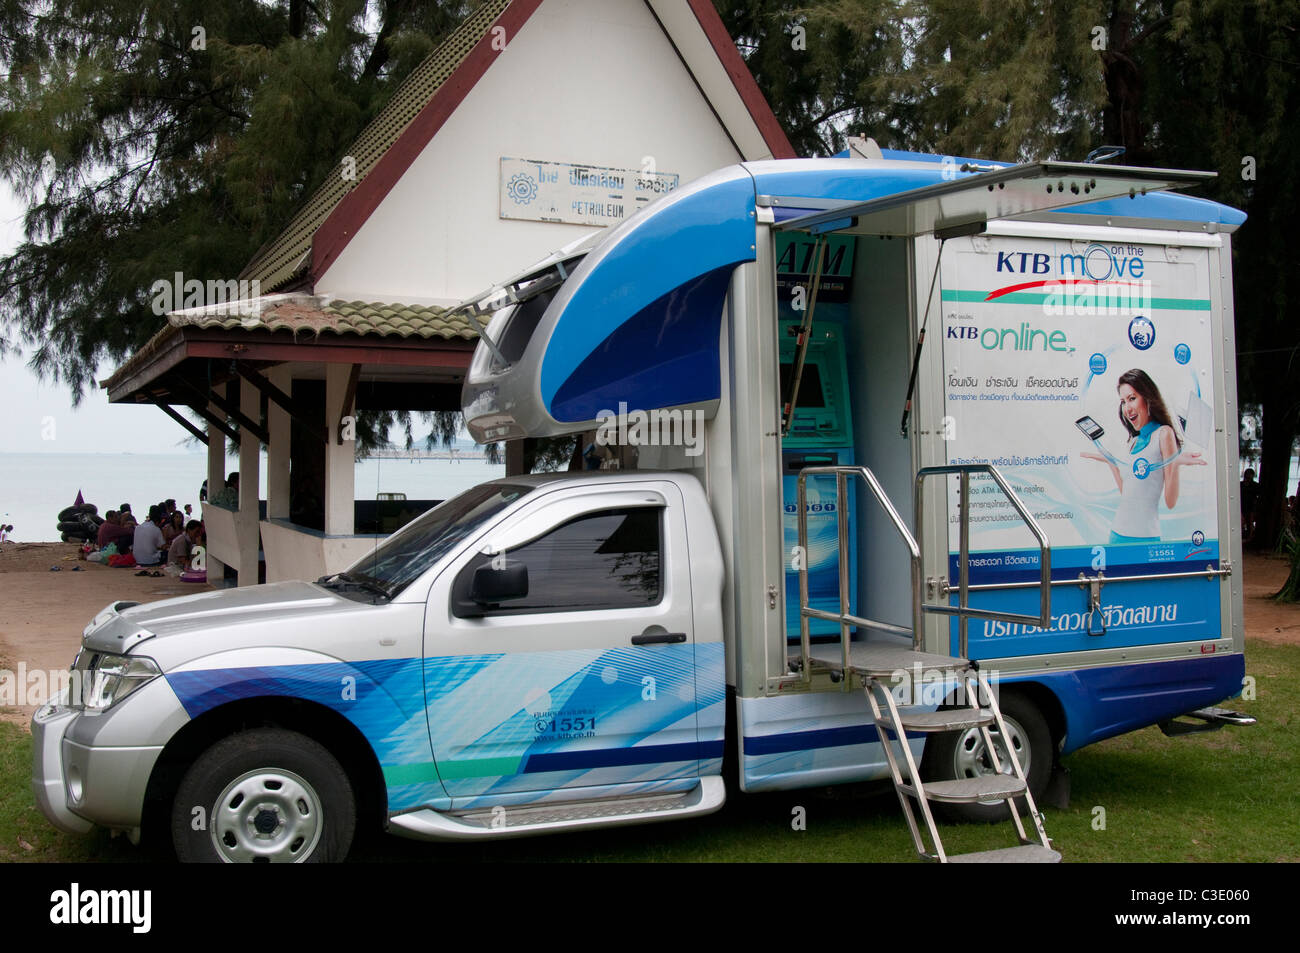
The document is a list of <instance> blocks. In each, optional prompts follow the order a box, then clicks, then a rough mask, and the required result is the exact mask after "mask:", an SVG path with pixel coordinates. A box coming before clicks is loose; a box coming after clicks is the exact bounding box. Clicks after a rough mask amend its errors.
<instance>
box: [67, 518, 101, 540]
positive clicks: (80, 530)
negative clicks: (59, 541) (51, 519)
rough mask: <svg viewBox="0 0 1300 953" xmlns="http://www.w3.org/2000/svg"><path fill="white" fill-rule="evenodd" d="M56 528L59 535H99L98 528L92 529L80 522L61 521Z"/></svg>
mask: <svg viewBox="0 0 1300 953" xmlns="http://www.w3.org/2000/svg"><path fill="white" fill-rule="evenodd" d="M56 528H57V529H58V531H59V532H60V533H68V534H70V535H73V536H86V535H88V534H94V535H99V528H98V527H95V528H94V529H92V528H91V527H90V526H87V525H86V524H85V523H83V522H82V521H81V520H63V521H62V522H61V523H59V525H58V527H56Z"/></svg>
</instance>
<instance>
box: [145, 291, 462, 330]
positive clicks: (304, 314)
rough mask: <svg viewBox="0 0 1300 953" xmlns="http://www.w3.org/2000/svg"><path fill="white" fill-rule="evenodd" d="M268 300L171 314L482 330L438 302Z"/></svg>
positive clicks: (238, 324)
mask: <svg viewBox="0 0 1300 953" xmlns="http://www.w3.org/2000/svg"><path fill="white" fill-rule="evenodd" d="M274 301H275V299H274V298H273V299H272V300H271V302H267V304H266V305H264V306H263V307H262V308H261V309H260V310H259V311H257V312H250V313H249V314H239V313H233V314H232V313H230V309H225V310H224V311H221V310H214V309H206V310H203V311H199V310H195V311H191V312H185V311H174V312H172V313H171V314H169V315H168V316H167V321H168V323H169V324H171V325H172V326H173V327H178V328H181V327H190V328H221V329H223V330H228V331H229V330H246V331H249V330H265V331H292V332H293V333H294V334H295V335H297V334H299V333H300V332H310V333H312V334H321V333H323V332H326V331H331V332H333V333H335V334H365V335H375V336H378V337H402V338H409V337H420V338H425V339H428V338H434V337H440V338H446V339H448V340H451V339H453V338H460V339H462V340H466V341H472V340H474V339H475V338H477V337H478V332H477V331H475V330H474V326H473V325H472V324H470V323H469V321H468V320H467V319H466V318H465V316H464V315H459V314H458V315H455V316H449V315H448V314H447V309H446V308H439V307H435V306H433V305H418V304H388V303H385V302H381V301H323V302H322V301H321V300H319V299H316V298H312V297H310V296H307V295H287V296H285V297H284V299H283V300H281V301H279V302H275V303H272V302H274Z"/></svg>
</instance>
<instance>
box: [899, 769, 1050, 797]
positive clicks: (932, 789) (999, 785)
mask: <svg viewBox="0 0 1300 953" xmlns="http://www.w3.org/2000/svg"><path fill="white" fill-rule="evenodd" d="M924 786H925V796H926V799H927V800H930V801H947V802H949V803H951V804H974V803H977V802H979V801H1003V800H1006V798H1008V797H1012V796H1014V795H1017V794H1024V793H1025V783H1024V782H1023V781H1021V780H1020V779H1019V778H1017V777H1016V776H1015V775H1013V774H987V775H981V776H980V777H978V778H959V779H957V780H956V781H926V782H925V785H924ZM902 789H903V792H904V793H906V794H910V795H912V797H916V788H914V787H913V786H912V785H910V784H907V783H904V784H903V785H902Z"/></svg>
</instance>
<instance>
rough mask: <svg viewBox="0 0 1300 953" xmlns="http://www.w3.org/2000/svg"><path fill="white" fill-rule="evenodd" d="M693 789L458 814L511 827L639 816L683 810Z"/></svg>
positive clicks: (468, 819)
mask: <svg viewBox="0 0 1300 953" xmlns="http://www.w3.org/2000/svg"><path fill="white" fill-rule="evenodd" d="M692 793H694V792H692V791H687V792H676V793H672V794H661V795H651V796H644V795H642V796H638V797H629V798H608V799H604V800H599V801H573V802H569V803H559V804H549V805H537V806H530V807H506V808H504V809H503V810H502V811H498V812H495V813H494V812H493V811H492V809H491V808H489V809H486V810H484V809H477V810H473V811H465V812H463V813H457V814H455V815H454V816H456V817H457V818H459V820H460V821H461V822H462V823H464V824H473V825H477V826H480V827H496V828H511V827H522V826H529V827H531V826H534V825H537V824H555V823H558V822H561V821H575V820H585V819H588V818H600V817H635V816H637V815H638V814H646V813H649V812H651V811H680V810H685V809H686V808H688V807H690V806H691V799H690V795H691V794H692Z"/></svg>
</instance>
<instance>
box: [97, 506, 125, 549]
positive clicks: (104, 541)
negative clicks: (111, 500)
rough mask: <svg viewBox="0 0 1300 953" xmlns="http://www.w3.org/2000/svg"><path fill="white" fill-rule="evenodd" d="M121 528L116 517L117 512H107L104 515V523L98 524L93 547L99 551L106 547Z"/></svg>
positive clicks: (120, 523) (119, 521) (120, 522)
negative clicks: (96, 547)
mask: <svg viewBox="0 0 1300 953" xmlns="http://www.w3.org/2000/svg"><path fill="white" fill-rule="evenodd" d="M121 528H122V521H121V520H120V519H118V517H117V510H109V511H108V512H107V513H105V514H104V522H102V523H100V524H99V532H98V533H97V534H96V535H95V545H96V546H98V547H99V548H100V549H103V548H104V547H105V546H107V545H108V544H109V543H110V542H112V539H113V537H114V536H116V535H117V531H118V530H120V529H121Z"/></svg>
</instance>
